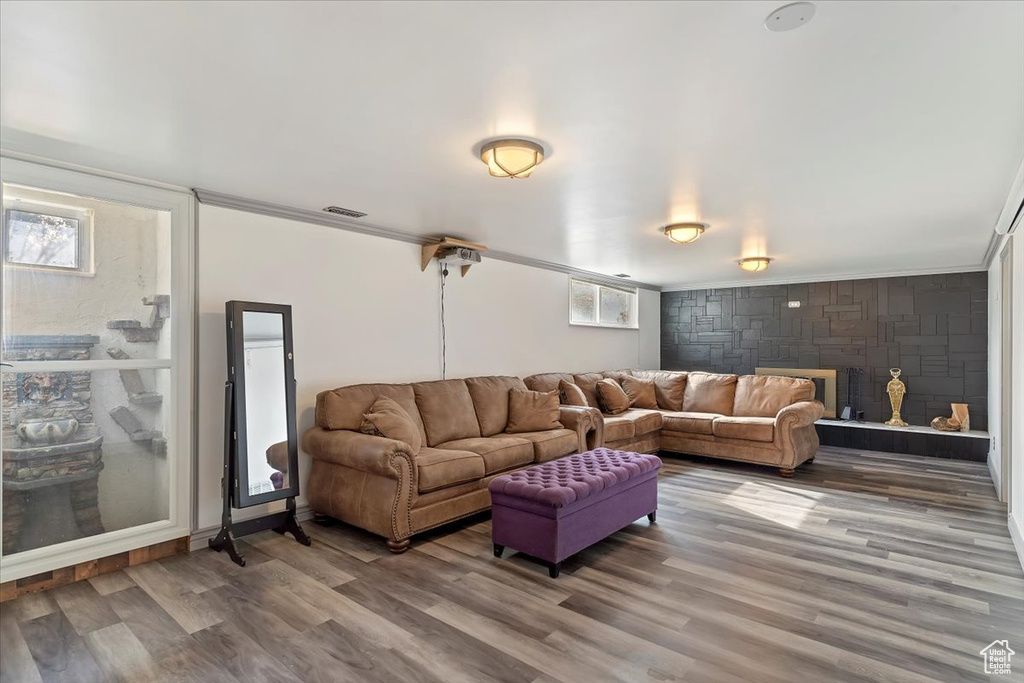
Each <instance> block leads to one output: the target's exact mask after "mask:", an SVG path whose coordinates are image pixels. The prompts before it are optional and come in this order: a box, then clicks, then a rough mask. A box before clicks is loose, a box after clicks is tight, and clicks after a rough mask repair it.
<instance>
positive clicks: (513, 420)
mask: <svg viewBox="0 0 1024 683" xmlns="http://www.w3.org/2000/svg"><path fill="white" fill-rule="evenodd" d="M561 428H562V423H561V422H559V421H558V392H557V391H526V390H523V389H509V390H508V427H506V428H505V431H506V432H507V433H509V434H516V433H518V432H545V431H547V430H549V429H561Z"/></svg>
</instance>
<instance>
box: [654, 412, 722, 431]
mask: <svg viewBox="0 0 1024 683" xmlns="http://www.w3.org/2000/svg"><path fill="white" fill-rule="evenodd" d="M718 417H723V416H722V415H719V414H718V413H693V412H687V411H675V412H671V413H668V412H665V413H662V414H661V423H662V427H663V429H664V430H665V431H666V432H688V433H690V434H711V433H712V424H713V422H714V421H715V418H718Z"/></svg>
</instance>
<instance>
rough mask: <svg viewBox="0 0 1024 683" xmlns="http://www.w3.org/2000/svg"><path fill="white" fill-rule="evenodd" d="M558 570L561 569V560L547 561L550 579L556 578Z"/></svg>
mask: <svg viewBox="0 0 1024 683" xmlns="http://www.w3.org/2000/svg"><path fill="white" fill-rule="evenodd" d="M560 571H562V563H561V562H548V576H550V577H551V578H552V579H557V578H558V573H559V572H560Z"/></svg>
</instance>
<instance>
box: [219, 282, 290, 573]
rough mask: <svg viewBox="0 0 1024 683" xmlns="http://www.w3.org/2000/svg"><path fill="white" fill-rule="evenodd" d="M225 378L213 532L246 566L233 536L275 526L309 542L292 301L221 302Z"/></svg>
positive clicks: (220, 548) (226, 548)
mask: <svg viewBox="0 0 1024 683" xmlns="http://www.w3.org/2000/svg"><path fill="white" fill-rule="evenodd" d="M225 308H226V315H227V340H228V380H227V382H226V383H225V385H224V475H223V480H222V493H223V497H224V501H223V502H224V511H223V515H222V517H221V529H220V533H219V534H217V536H216V538H213V539H211V540H210V547H211V548H213V549H214V550H217V551H221V550H226V551H227V552H228V555H230V556H231V559H232V560H234V561H235V562H236V563H238V564H239V565H241V566H243V567H244V566H245V559H244V558H243V557H242V556H241V555H240V554H239V552H238V549H237V548H236V547H235V543H234V539H235V538H236V537H238V536H245V535H247V534H252V533H256V532H257V531H264V530H266V529H272V530H274V531H276V532H278V533H280V534H285V533H291V534H292V535H293V536H294V537H295V540H297V541H299V542H300V543H302V544H303V545H309V544H310V540H309V537H308V536H306V534H305V532H304V531H303V530H302V527H301V526H299V523H298V521H297V520H296V519H295V497H296V496H298V495H299V479H298V459H299V445H298V435H297V431H296V426H295V367H294V352H293V349H292V309H291V306H287V305H281V304H265V303H256V302H252V301H229V302H227V304H226V305H225ZM278 500H284V501H285V509H284V510H282V511H280V512H276V513H271V514H268V515H264V516H262V517H257V518H255V519H247V520H244V521H239V522H234V521H232V517H231V511H232V509H238V508H247V507H252V506H253V505H261V504H264V503H271V502H274V501H278Z"/></svg>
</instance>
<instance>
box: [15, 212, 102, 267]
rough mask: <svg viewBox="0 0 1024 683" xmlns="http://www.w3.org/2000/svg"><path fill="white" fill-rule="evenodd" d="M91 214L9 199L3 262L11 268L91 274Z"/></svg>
mask: <svg viewBox="0 0 1024 683" xmlns="http://www.w3.org/2000/svg"><path fill="white" fill-rule="evenodd" d="M92 213H93V212H92V210H90V209H83V208H78V207H74V206H63V205H58V204H52V203H43V202H34V201H26V200H21V199H13V198H12V199H10V200H9V201H5V202H4V233H3V242H4V249H3V251H4V262H5V263H6V264H8V265H9V266H13V267H14V268H32V269H36V270H48V271H52V272H66V273H77V274H91V273H92Z"/></svg>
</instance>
